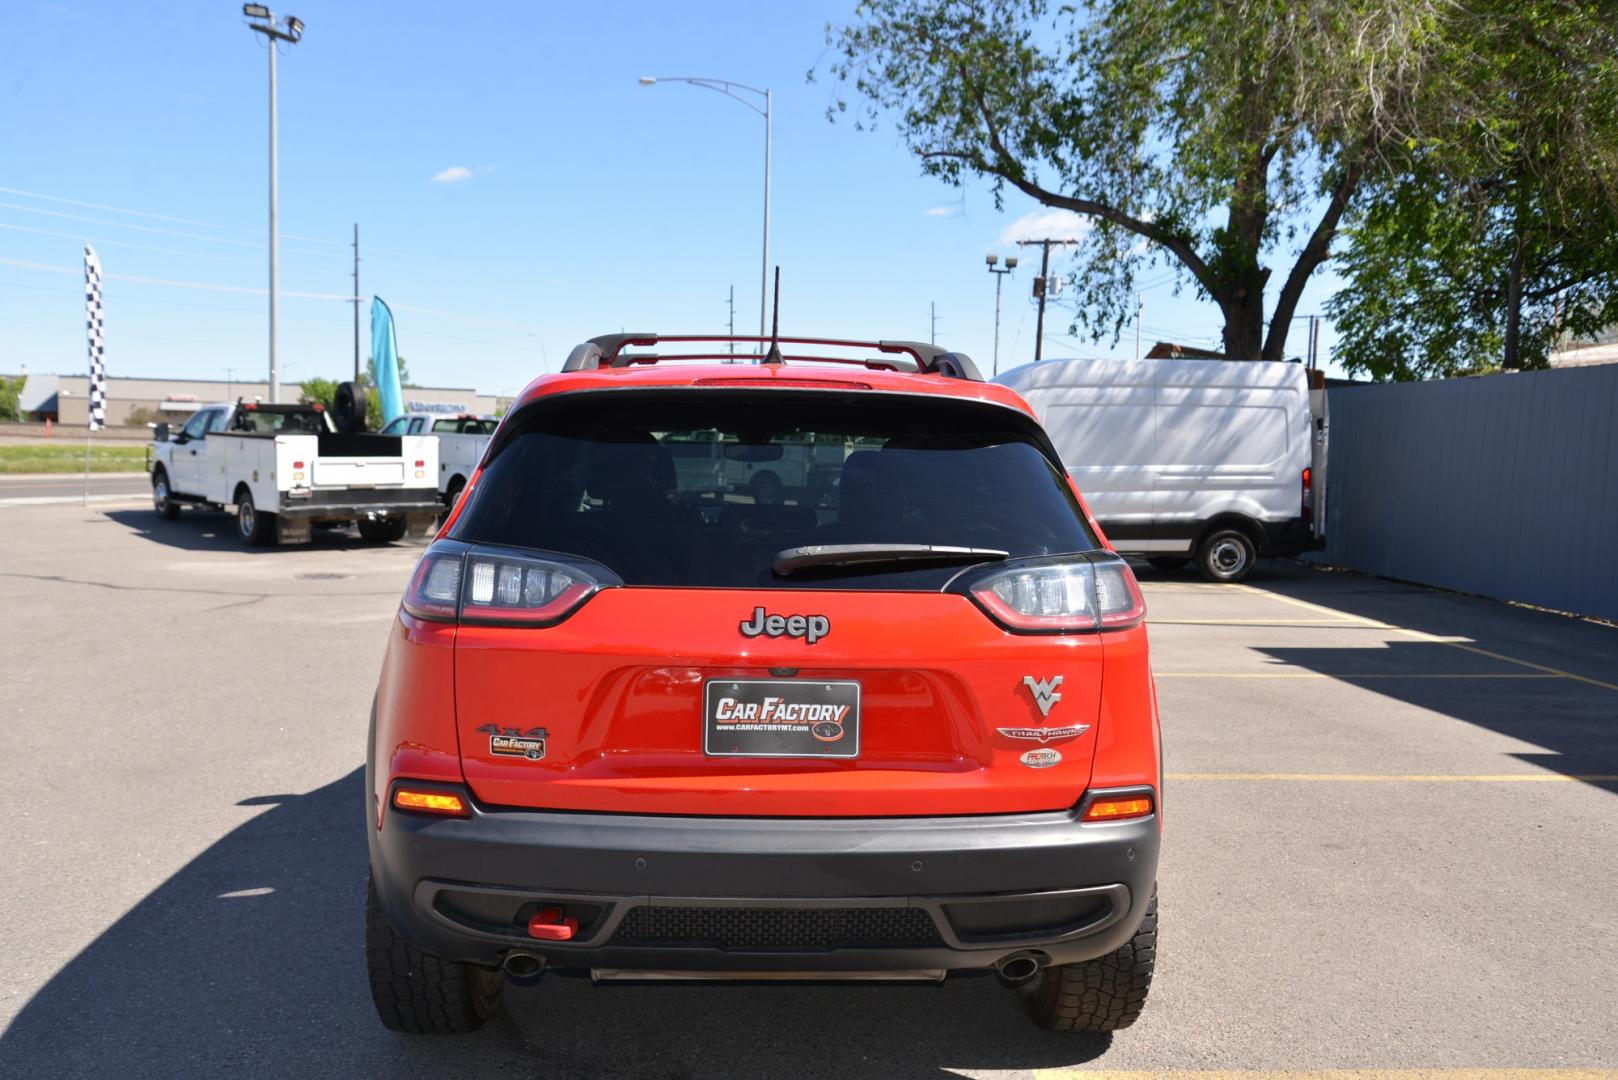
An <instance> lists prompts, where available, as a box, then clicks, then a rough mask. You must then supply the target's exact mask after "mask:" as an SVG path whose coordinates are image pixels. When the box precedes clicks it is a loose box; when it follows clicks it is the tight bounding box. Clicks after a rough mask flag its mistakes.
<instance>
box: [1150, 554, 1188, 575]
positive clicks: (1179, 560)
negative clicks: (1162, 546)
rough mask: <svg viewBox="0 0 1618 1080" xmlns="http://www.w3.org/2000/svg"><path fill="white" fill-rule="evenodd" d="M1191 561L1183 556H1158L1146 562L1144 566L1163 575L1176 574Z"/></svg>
mask: <svg viewBox="0 0 1618 1080" xmlns="http://www.w3.org/2000/svg"><path fill="white" fill-rule="evenodd" d="M1190 561H1191V560H1190V559H1188V558H1186V557H1185V556H1183V555H1159V556H1157V557H1156V558H1151V559H1147V560H1146V565H1148V566H1150V567H1151V568H1152V569H1153V570H1161V571H1163V573H1165V574H1177V573H1179V572H1180V571H1181V570H1184V569H1185V564H1186V563H1188V562H1190Z"/></svg>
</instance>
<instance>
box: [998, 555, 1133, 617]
mask: <svg viewBox="0 0 1618 1080" xmlns="http://www.w3.org/2000/svg"><path fill="white" fill-rule="evenodd" d="M967 592H968V594H969V595H970V596H971V597H972V599H973V600H975V601H977V603H978V605H979V606H980V607H982V608H983V609H984V611H986V612H988V613H989V615H990V616H991V617H992V618H994V620H995V621H996V622H998V623H1000V624H1001V625H1002V626H1004V627H1006V628H1007V629H1008V630H1017V631H1022V632H1025V633H1050V634H1082V633H1089V632H1092V631H1095V630H1122V629H1125V628H1127V627H1130V626H1134V625H1136V624H1138V623H1139V622H1140V621H1141V620H1142V619H1143V618H1145V616H1146V603H1145V601H1144V600H1143V599H1142V598H1141V594H1140V588H1139V586H1137V585H1136V584H1135V575H1134V573H1133V572H1132V571H1131V570H1130V569H1129V564H1128V563H1126V562H1124V561H1123V559H1121V558H1119V557H1118V556H1117V555H1114V554H1112V553H1111V552H1091V553H1088V554H1084V555H1073V556H1065V557H1061V558H1056V559H1042V560H1037V561H1028V562H1022V563H1017V564H1015V565H1012V566H1005V567H1000V568H996V569H994V570H990V571H988V572H984V573H981V574H980V575H978V576H976V577H974V578H972V579H971V582H970V584H969V585H968V586H967Z"/></svg>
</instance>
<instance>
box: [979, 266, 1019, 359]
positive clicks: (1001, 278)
mask: <svg viewBox="0 0 1618 1080" xmlns="http://www.w3.org/2000/svg"><path fill="white" fill-rule="evenodd" d="M983 261H984V262H986V263H988V264H989V273H991V274H993V275H994V374H996V375H998V374H1000V286H1001V285H1003V284H1005V280H1006V275H1007V274H1009V273H1011V272H1012V271H1013V270H1015V269H1017V256H1015V255H1007V256H1006V265H1005V268H1004V269H996V268H995V264H996V263H998V262H999V261H1000V256H998V255H985V256H984V257H983Z"/></svg>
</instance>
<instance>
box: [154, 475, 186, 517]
mask: <svg viewBox="0 0 1618 1080" xmlns="http://www.w3.org/2000/svg"><path fill="white" fill-rule="evenodd" d="M152 509H154V510H156V511H157V516H158V517H160V518H162V519H163V520H164V521H173V520H174V519H175V518H177V517H179V516H180V504H179V503H177V502H175V501H174V492H172V491H170V490H169V474H168V472H167V471H165V470H164V469H158V470H156V471H155V472H153V473H152Z"/></svg>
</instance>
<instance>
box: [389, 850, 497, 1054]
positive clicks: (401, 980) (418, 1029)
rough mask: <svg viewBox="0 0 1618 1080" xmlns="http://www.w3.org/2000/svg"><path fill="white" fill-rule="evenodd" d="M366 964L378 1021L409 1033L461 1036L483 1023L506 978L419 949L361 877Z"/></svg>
mask: <svg viewBox="0 0 1618 1080" xmlns="http://www.w3.org/2000/svg"><path fill="white" fill-rule="evenodd" d="M365 969H366V973H367V974H368V975H369V976H370V980H371V1000H372V1001H373V1002H375V1003H376V1014H377V1016H379V1017H381V1018H382V1023H383V1024H384V1025H386V1026H387V1027H389V1028H391V1029H392V1030H394V1031H403V1032H406V1033H407V1034H411V1035H465V1034H467V1033H468V1032H473V1031H476V1030H477V1029H478V1028H480V1027H482V1026H483V1024H484V1022H485V1021H487V1020H488V1019H489V1017H490V1016H493V1015H494V1010H495V1009H496V1008H498V1007H499V1005H500V989H501V987H503V986H504V985H505V981H506V977H505V975H504V973H502V972H501V970H500V969H499V968H486V967H478V966H477V965H476V964H463V963H459V962H458V961H453V960H444V959H442V958H440V957H437V956H433V955H432V954H430V953H424V952H422V951H421V950H420V949H418V948H416V947H415V946H414V945H411V944H410V943H409V942H407V941H405V940H404V939H403V938H401V937H400V936H399V935H398V934H396V933H394V930H393V927H391V926H389V925H388V917H387V916H386V915H385V914H383V911H382V904H381V902H380V901H378V900H377V898H376V885H375V883H373V882H372V881H370V880H369V879H367V880H366V882H365Z"/></svg>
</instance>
